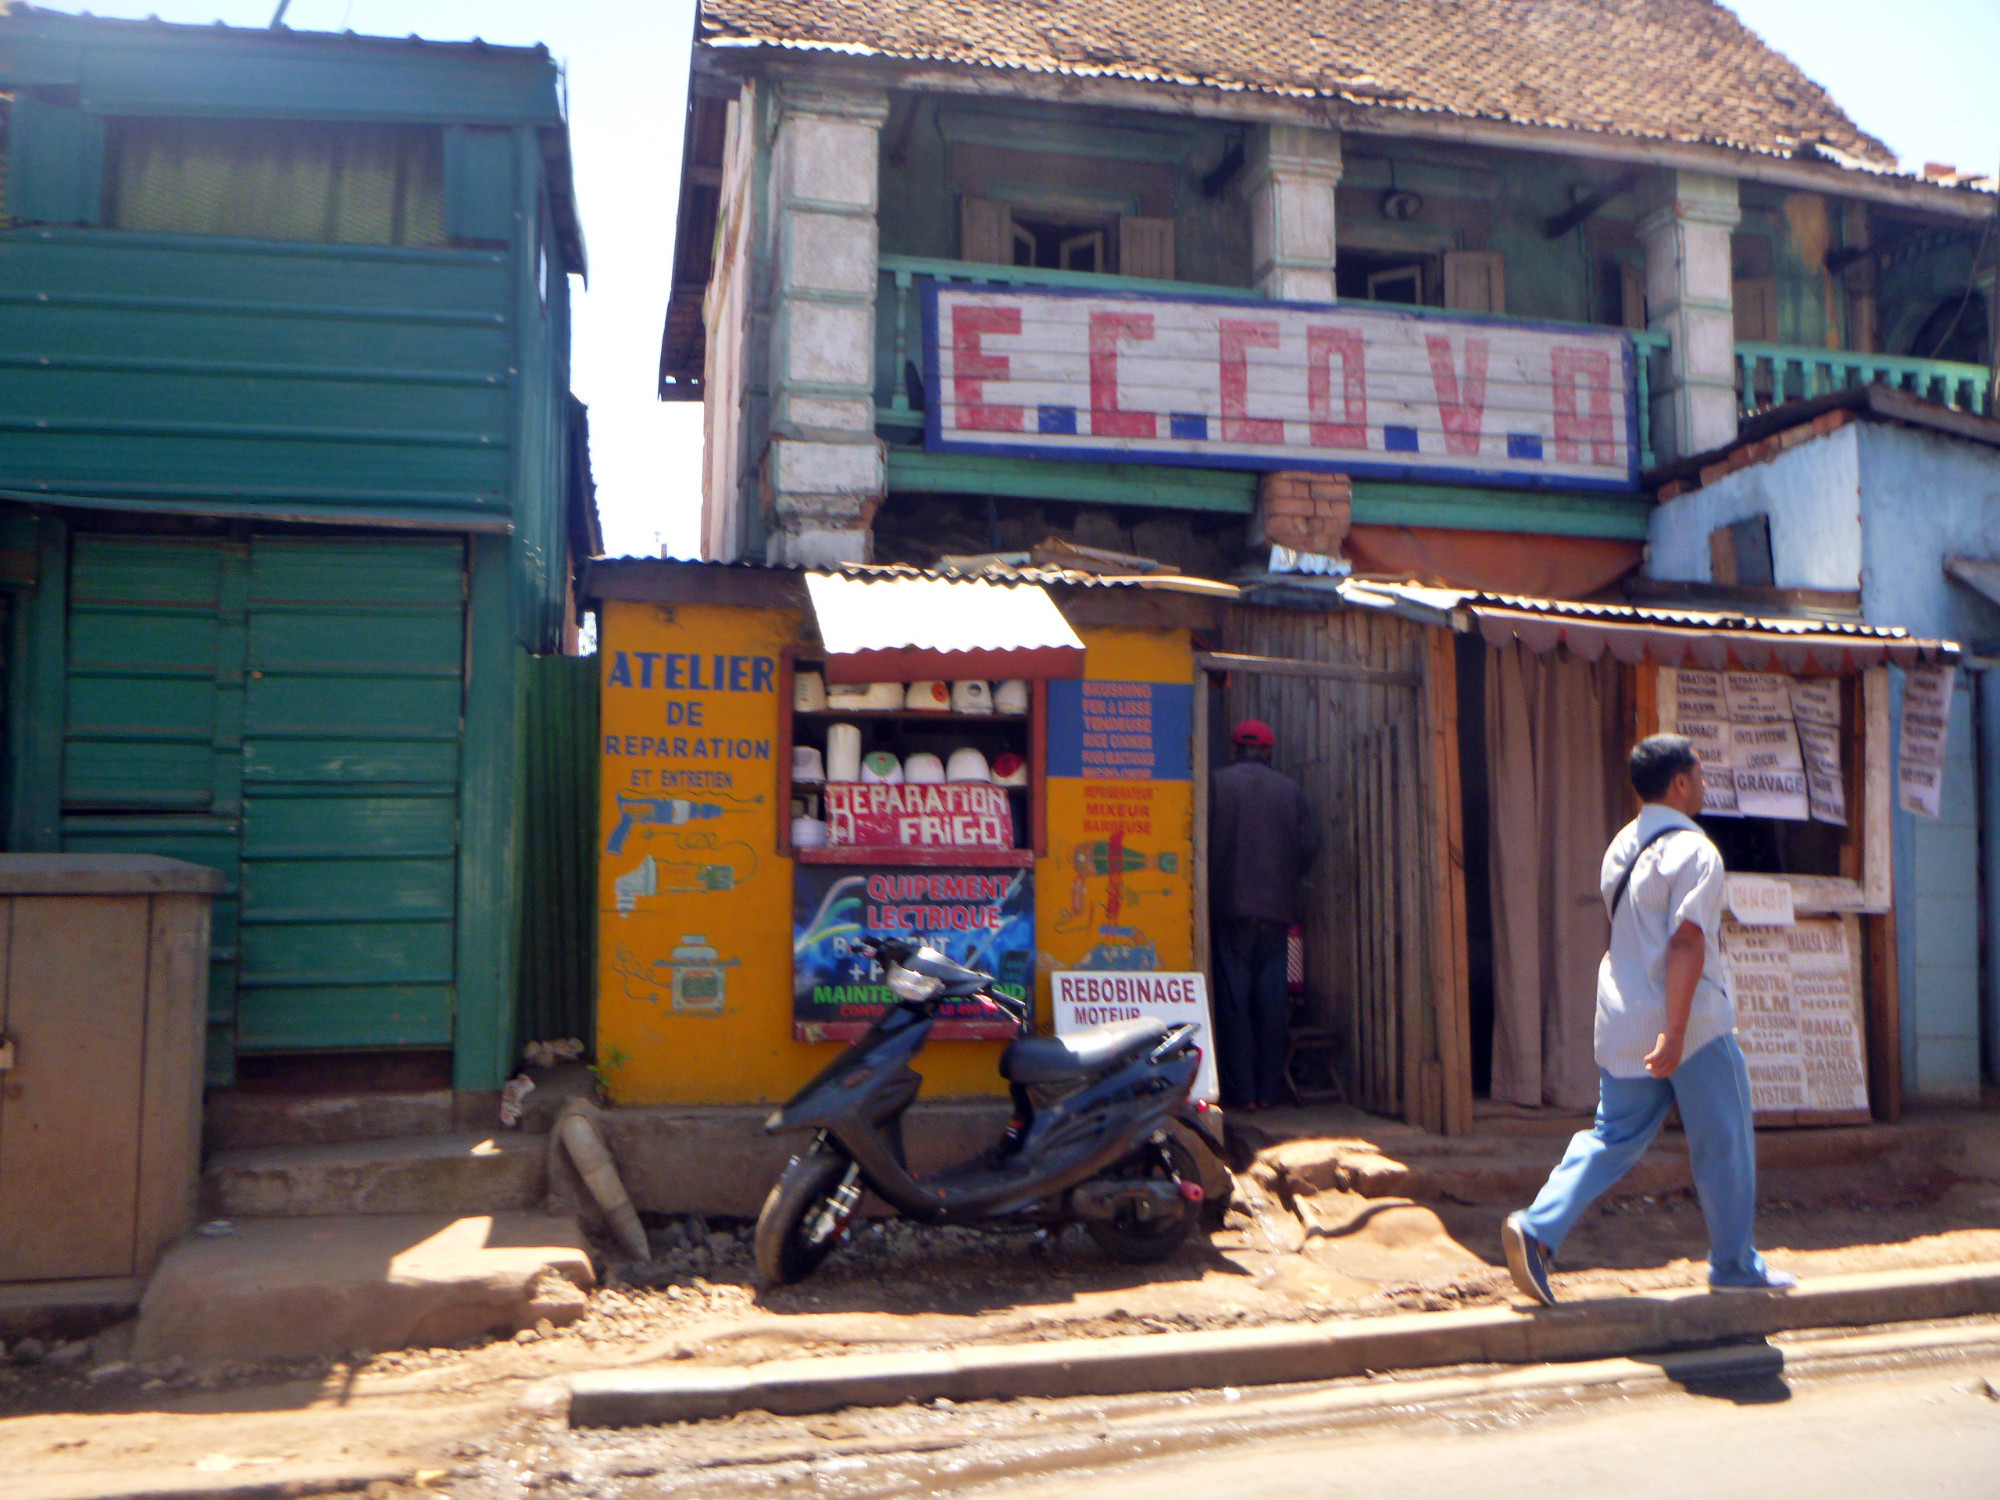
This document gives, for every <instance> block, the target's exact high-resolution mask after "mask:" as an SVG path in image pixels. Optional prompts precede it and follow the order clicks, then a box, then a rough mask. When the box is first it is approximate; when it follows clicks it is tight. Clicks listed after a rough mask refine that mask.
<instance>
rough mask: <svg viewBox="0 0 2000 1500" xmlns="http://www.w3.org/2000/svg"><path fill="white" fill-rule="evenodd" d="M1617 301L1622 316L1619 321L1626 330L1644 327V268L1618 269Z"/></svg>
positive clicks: (1627, 267) (1622, 267) (1621, 267)
mask: <svg viewBox="0 0 2000 1500" xmlns="http://www.w3.org/2000/svg"><path fill="white" fill-rule="evenodd" d="M1618 301H1619V305H1620V311H1621V313H1622V314H1623V316H1622V319H1621V321H1622V322H1623V323H1624V324H1625V326H1626V327H1627V328H1644V327H1645V326H1646V268H1645V267H1644V266H1620V267H1619V268H1618Z"/></svg>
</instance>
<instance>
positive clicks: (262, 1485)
mask: <svg viewBox="0 0 2000 1500" xmlns="http://www.w3.org/2000/svg"><path fill="white" fill-rule="evenodd" d="M416 1472H417V1471H416V1470H415V1469H414V1468H412V1467H410V1466H409V1465H399V1466H396V1467H393V1468H375V1469H369V1470H367V1471H365V1472H362V1471H358V1470H357V1471H353V1472H349V1473H346V1474H329V1475H327V1476H325V1477H324V1478H319V1479H301V1478H296V1477H294V1478H291V1479H240V1480H237V1481H235V1482H234V1483H231V1482H230V1481H228V1480H222V1481H217V1480H213V1479H203V1480H199V1481H194V1482H191V1483H188V1484H184V1485H178V1484H165V1485H149V1486H148V1487H146V1488H145V1489H137V1490H120V1489H107V1490H104V1491H101V1492H100V1493H98V1494H96V1495H93V1496H91V1497H90V1500H313V1497H316V1496H320V1495H356V1494H360V1493H361V1492H362V1491H363V1490H366V1489H367V1488H368V1487H369V1486H370V1485H373V1484H382V1483H385V1482H386V1483H389V1484H406V1483H408V1482H409V1481H410V1480H411V1478H412V1477H413V1476H414V1475H415V1474H416Z"/></svg>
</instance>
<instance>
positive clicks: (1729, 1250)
mask: <svg viewBox="0 0 2000 1500" xmlns="http://www.w3.org/2000/svg"><path fill="white" fill-rule="evenodd" d="M1597 1078H1598V1082H1597V1123H1596V1125H1594V1126H1593V1127H1592V1128H1591V1129H1589V1130H1585V1131H1580V1132H1579V1133H1578V1134H1577V1135H1576V1136H1574V1137H1573V1138H1572V1139H1571V1140H1570V1143H1569V1150H1568V1151H1567V1152H1565V1153H1564V1155H1563V1159H1562V1163H1561V1165H1559V1166H1558V1167H1557V1168H1556V1169H1555V1171H1553V1172H1551V1173H1550V1174H1549V1180H1548V1182H1547V1184H1546V1185H1545V1186H1544V1187H1543V1188H1542V1191H1541V1195H1540V1196H1539V1197H1537V1198H1536V1199H1535V1203H1534V1206H1533V1207H1532V1208H1530V1209H1529V1210H1528V1224H1527V1227H1528V1233H1530V1234H1532V1235H1533V1236H1534V1237H1535V1238H1536V1239H1538V1240H1540V1241H1541V1242H1542V1243H1543V1244H1544V1245H1547V1246H1548V1247H1549V1250H1550V1251H1551V1253H1553V1252H1554V1250H1555V1248H1556V1247H1557V1246H1558V1245H1560V1244H1561V1243H1562V1242H1563V1239H1564V1237H1565V1236H1566V1235H1568V1233H1569V1232H1570V1230H1571V1229H1572V1228H1574V1227H1575V1225H1576V1221H1577V1220H1578V1219H1579V1218H1580V1217H1582V1215H1583V1211H1584V1210H1585V1209H1586V1208H1588V1207H1590V1205H1591V1203H1592V1202H1593V1201H1594V1200H1595V1199H1596V1198H1597V1196H1598V1195H1599V1194H1600V1193H1602V1192H1603V1191H1604V1190H1605V1189H1606V1188H1608V1187H1610V1186H1611V1184H1612V1183H1614V1182H1616V1181H1617V1180H1618V1179H1619V1178H1621V1177H1623V1176H1624V1175H1625V1174H1626V1173H1627V1172H1629V1171H1630V1170H1631V1169H1632V1164H1633V1163H1634V1162H1636V1161H1638V1159H1639V1158H1640V1157H1641V1156H1644V1155H1645V1154H1646V1147H1648V1146H1649V1145H1651V1144H1652V1141H1653V1136H1654V1134H1655V1132H1657V1131H1658V1130H1659V1128H1660V1122H1661V1121H1662V1120H1664V1119H1666V1117H1667V1110H1668V1108H1669V1107H1670V1106H1671V1105H1674V1104H1676V1103H1678V1104H1679V1105H1680V1107H1681V1128H1682V1129H1683V1130H1685V1131H1686V1132H1687V1146H1688V1162H1689V1165H1690V1166H1691V1167H1692V1168H1693V1170H1694V1190H1695V1196H1696V1197H1697V1198H1699V1199H1700V1200H1701V1213H1702V1217H1703V1218H1704V1219H1706V1220H1707V1221H1708V1279H1709V1284H1710V1285H1712V1286H1756V1285H1759V1284H1760V1283H1761V1282H1762V1281H1763V1279H1764V1258H1763V1257H1762V1256H1761V1255H1759V1254H1758V1253H1757V1251H1756V1249H1755V1247H1754V1246H1752V1244H1751V1243H1750V1232H1751V1225H1752V1223H1753V1222H1754V1221H1755V1219H1756V1217H1757V1139H1756V1136H1755V1134H1754V1133H1753V1131H1752V1129H1751V1123H1750V1074H1749V1072H1748V1071H1747V1070H1746V1069H1745V1068H1744V1066H1743V1050H1742V1048H1740V1047H1738V1046H1737V1045H1736V1038H1735V1037H1733V1036H1720V1037H1717V1038H1716V1039H1715V1040H1714V1041H1712V1042H1710V1043H1708V1044H1707V1045H1706V1046H1704V1047H1702V1048H1701V1050H1700V1051H1698V1052H1696V1053H1695V1054H1694V1056H1692V1057H1686V1058H1682V1059H1681V1065H1680V1066H1679V1067H1678V1068H1676V1069H1674V1071H1673V1074H1672V1076H1671V1077H1668V1078H1653V1077H1650V1076H1649V1077H1642V1078H1614V1077H1612V1076H1611V1075H1610V1074H1609V1073H1606V1072H1605V1071H1604V1070H1603V1069H1601V1068H1600V1069H1599V1070H1598V1074H1597Z"/></svg>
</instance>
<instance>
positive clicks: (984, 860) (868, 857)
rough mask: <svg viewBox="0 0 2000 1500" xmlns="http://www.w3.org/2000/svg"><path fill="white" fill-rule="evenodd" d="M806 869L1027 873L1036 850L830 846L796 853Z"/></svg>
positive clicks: (797, 858)
mask: <svg viewBox="0 0 2000 1500" xmlns="http://www.w3.org/2000/svg"><path fill="white" fill-rule="evenodd" d="M792 858H793V859H795V860H797V861H798V862H799V863H800V864H802V865H980V866H989V865H990V866H992V867H994V868H997V869H1010V868H1011V869H1019V870H1025V869H1028V868H1029V867H1030V866H1032V865H1033V864H1034V862H1035V851H1034V850H1032V849H910V848H905V847H904V846H902V845H900V844H829V845H828V846H826V847H825V848H823V849H794V850H793V851H792Z"/></svg>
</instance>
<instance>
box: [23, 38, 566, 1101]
mask: <svg viewBox="0 0 2000 1500" xmlns="http://www.w3.org/2000/svg"><path fill="white" fill-rule="evenodd" d="M559 85H560V78H559V72H558V69H557V67H556V65H555V64H554V62H553V61H551V59H550V58H549V56H548V54H547V53H546V51H545V50H543V49H541V48H539V47H538V48H534V49H517V48H502V47H491V46H486V45H483V44H481V43H477V42H474V43H471V44H466V45H456V44H453V45H439V44H433V43H426V42H421V41H418V40H416V39H415V38H412V39H410V40H407V41H389V40H380V39H371V38H361V37H356V36H353V35H351V34H349V35H318V34H307V33H298V32H291V31H286V30H282V29H274V30H271V31H246V30H231V29H228V28H224V27H221V26H216V27H192V26H169V25H163V24H161V23H158V22H151V21H149V22H122V21H102V20H93V19H89V18H79V17H73V16H68V15H60V14H56V13H53V12H48V11H39V10H32V9H28V8H25V7H16V8H15V9H13V10H11V11H9V12H7V13H6V14H5V15H0V110H4V113H0V121H4V131H5V152H4V161H5V164H6V176H5V180H4V185H0V546H3V547H4V551H0V574H3V575H4V577H0V588H3V589H4V590H5V598H4V604H5V609H6V623H5V630H6V656H5V725H4V731H5V777H6V779H5V813H6V839H7V844H6V847H7V848H9V849H13V850H112V851H121V852H141V851H144V852H150V853H160V854H168V855H173V856H177V857H179V858H183V859H189V860H193V861H196V862H198V863H202V864H207V865H212V866H214V867H215V868H217V869H219V870H221V871H222V872H223V873H224V874H225V875H226V876H227V878H228V881H229V885H228V893H227V895H226V896H225V897H224V898H222V899H221V900H219V901H218V903H217V906H216V920H215V938H214V949H213V968H212V984H211V989H210V1006H211V1015H210V1030H209V1043H210V1045H209V1072H210V1079H211V1082H212V1083H218V1084H221V1083H228V1082H230V1081H232V1080H233V1079H234V1078H235V1076H236V1074H237V1072H238V1071H239V1069H240V1068H241V1067H243V1066H244V1065H245V1063H246V1060H248V1059H251V1058H262V1057H287V1056H297V1055H300V1054H306V1055H312V1054H319V1055H321V1056H322V1057H324V1056H325V1055H326V1054H329V1053H339V1054H357V1053H359V1054H373V1055H375V1056H376V1057H382V1056H385V1055H387V1056H393V1055H394V1054H398V1053H400V1054H406V1055H409V1056H415V1057H423V1058H426V1059H427V1060H428V1061H427V1066H429V1067H430V1068H431V1069H433V1070H434V1071H435V1070H438V1069H441V1067H442V1064H443V1058H444V1056H445V1055H446V1054H449V1056H450V1059H451V1064H450V1066H451V1074H452V1082H453V1085H454V1086H455V1087H456V1088H458V1089H461V1090H469V1089H490V1088H496V1087H498V1086H499V1084H500V1082H501V1081H502V1080H503V1079H504V1077H505V1075H506V1073H507V1071H508V1069H509V1067H510V1063H511V1059H512V1056H513V1053H514V1049H515V1043H516V1037H515V1035H514V1033H515V1031H516V1029H517V1028H516V1024H515V992H516V985H517V965H518V963H519V937H518V931H519V923H520V920H521V885H522V876H521V871H522V868H523V858H522V842H523V829H524V827H525V826H526V822H525V820H524V817H523V806H524V803H525V802H526V801H527V800H528V799H527V795H526V789H525V787H524V782H523V763H524V756H523V753H522V745H523V740H524V736H523V709H522V705H523V703H524V702H525V701H526V699H525V695H526V688H527V685H528V684H529V683H530V682H531V681H533V680H535V679H536V677H537V676H538V674H537V673H536V672H535V671H533V670H531V669H530V666H529V664H528V659H529V658H530V657H533V656H545V655H549V654H555V653H560V652H561V651H562V650H563V649H564V648H565V645H566V643H567V644H568V645H569V648H570V649H572V650H573V649H574V646H573V638H574V622H575V614H574V608H573V602H572V601H573V594H572V590H571V572H572V568H571V564H572V559H573V558H574V557H575V556H576V555H577V554H578V552H579V551H587V550H589V548H590V545H591V539H592V536H593V533H594V525H595V522H594V511H593V509H592V502H591V499H590V495H589V481H588V459H587V456H586V455H585V452H584V443H583V430H582V411H581V408H580V407H578V406H577V405H576V404H575V402H574V401H573V400H572V398H571V397H570V395H569V391H568V385H569V304H568V286H569V282H568V276H569V274H570V273H573V272H574V273H581V272H582V271H583V269H584V261H583V244H582V237H581V234H580V232H579V229H578V224H577V217H576V207H575V201H574V195H573V192H572V187H571V178H570V161H569V144H568V132H567V128H566V125H565V123H564V118H563V111H562V104H561V96H560V89H559ZM362 1066H363V1067H364V1068H366V1067H367V1066H368V1064H367V1063H365V1062H364V1063H363V1065H362Z"/></svg>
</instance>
